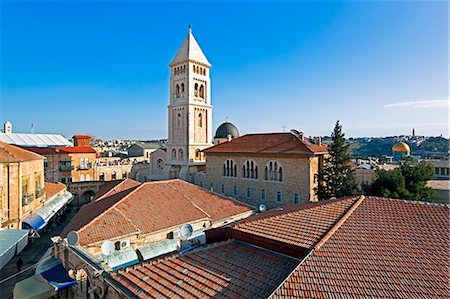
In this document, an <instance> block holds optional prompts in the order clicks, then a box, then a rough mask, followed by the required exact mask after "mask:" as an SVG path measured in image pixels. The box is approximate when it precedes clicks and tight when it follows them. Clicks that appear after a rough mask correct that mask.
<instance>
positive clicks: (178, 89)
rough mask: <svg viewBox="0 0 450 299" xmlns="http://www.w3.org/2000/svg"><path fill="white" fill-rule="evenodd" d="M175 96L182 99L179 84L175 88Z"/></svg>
mask: <svg viewBox="0 0 450 299" xmlns="http://www.w3.org/2000/svg"><path fill="white" fill-rule="evenodd" d="M175 96H176V97H177V98H179V97H180V85H178V84H177V86H176V87H175Z"/></svg>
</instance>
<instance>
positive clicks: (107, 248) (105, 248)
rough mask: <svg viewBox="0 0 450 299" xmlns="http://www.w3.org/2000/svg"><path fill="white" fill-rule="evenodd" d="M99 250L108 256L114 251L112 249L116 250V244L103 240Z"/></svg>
mask: <svg viewBox="0 0 450 299" xmlns="http://www.w3.org/2000/svg"><path fill="white" fill-rule="evenodd" d="M100 250H101V251H102V253H103V254H104V255H105V256H110V255H111V254H112V253H113V252H114V250H116V246H115V245H114V243H113V242H111V241H110V240H106V241H105V242H103V244H102V246H101V247H100Z"/></svg>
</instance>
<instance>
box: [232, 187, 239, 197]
mask: <svg viewBox="0 0 450 299" xmlns="http://www.w3.org/2000/svg"><path fill="white" fill-rule="evenodd" d="M237 193H238V190H237V186H233V196H237Z"/></svg>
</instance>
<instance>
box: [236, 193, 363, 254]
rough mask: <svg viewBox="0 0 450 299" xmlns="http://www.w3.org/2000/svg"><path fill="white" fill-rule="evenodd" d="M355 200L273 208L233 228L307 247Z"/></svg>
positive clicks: (314, 242) (312, 244)
mask: <svg viewBox="0 0 450 299" xmlns="http://www.w3.org/2000/svg"><path fill="white" fill-rule="evenodd" d="M356 200H357V197H351V198H345V199H338V200H328V201H320V202H316V203H306V204H300V205H292V206H287V207H284V208H283V209H279V208H277V209H273V210H269V211H267V212H265V213H261V214H257V215H255V216H252V217H250V218H247V219H246V220H243V221H242V222H240V223H238V224H236V225H234V226H233V230H234V231H239V232H244V233H246V234H251V235H256V236H259V237H262V238H264V239H271V240H275V241H278V242H282V243H287V244H291V245H294V246H298V247H302V248H305V249H310V248H312V247H313V246H314V245H315V244H316V243H317V242H318V241H319V240H320V239H321V238H322V237H323V236H324V235H325V234H326V233H327V232H328V230H330V229H331V228H332V227H333V226H334V224H335V223H336V222H337V221H338V220H339V219H340V218H341V217H342V216H343V215H344V214H345V213H346V211H347V210H348V209H349V208H350V207H351V206H352V205H353V204H354V203H355V201H356Z"/></svg>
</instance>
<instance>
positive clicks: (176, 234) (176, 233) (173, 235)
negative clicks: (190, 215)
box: [167, 230, 181, 240]
mask: <svg viewBox="0 0 450 299" xmlns="http://www.w3.org/2000/svg"><path fill="white" fill-rule="evenodd" d="M179 237H181V235H180V231H179V230H174V231H172V232H170V233H168V234H167V239H172V240H173V239H176V238H179Z"/></svg>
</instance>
